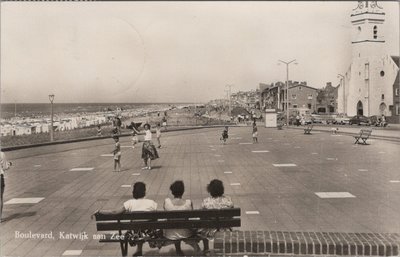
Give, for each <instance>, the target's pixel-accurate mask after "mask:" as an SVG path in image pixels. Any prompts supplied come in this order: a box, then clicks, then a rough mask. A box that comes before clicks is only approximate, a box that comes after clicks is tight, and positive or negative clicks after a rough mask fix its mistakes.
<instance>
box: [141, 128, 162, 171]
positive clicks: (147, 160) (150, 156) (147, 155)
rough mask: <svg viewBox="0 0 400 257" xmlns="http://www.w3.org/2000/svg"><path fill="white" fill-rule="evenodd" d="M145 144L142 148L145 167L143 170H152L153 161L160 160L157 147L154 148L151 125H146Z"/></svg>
mask: <svg viewBox="0 0 400 257" xmlns="http://www.w3.org/2000/svg"><path fill="white" fill-rule="evenodd" d="M144 132H145V135H144V142H143V146H142V159H143V160H144V165H145V166H144V167H143V168H142V170H151V161H152V160H155V159H157V158H159V156H158V152H157V150H156V147H155V146H154V144H153V142H152V141H151V139H152V134H151V130H150V124H148V123H146V124H144Z"/></svg>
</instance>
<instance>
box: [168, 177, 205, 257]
mask: <svg viewBox="0 0 400 257" xmlns="http://www.w3.org/2000/svg"><path fill="white" fill-rule="evenodd" d="M169 189H170V190H171V193H172V195H173V196H174V198H173V199H170V198H166V199H165V201H164V210H166V211H175V210H181V211H184V210H193V203H192V201H191V200H189V199H187V200H183V199H182V196H183V193H184V192H185V185H184V183H183V181H182V180H177V181H175V182H174V183H172V184H171V186H170V187H169ZM194 233H195V231H193V230H190V229H164V231H163V234H164V237H165V238H168V239H169V240H177V241H176V242H175V250H176V254H177V255H179V256H184V254H183V252H182V249H181V242H180V240H181V239H184V238H189V237H191V236H192V235H193V234H194ZM183 241H184V242H185V243H186V244H188V245H190V246H192V247H193V249H194V250H195V251H196V252H199V251H200V247H199V245H198V244H197V242H195V241H192V240H188V241H185V240H183Z"/></svg>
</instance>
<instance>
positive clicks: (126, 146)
mask: <svg viewBox="0 0 400 257" xmlns="http://www.w3.org/2000/svg"><path fill="white" fill-rule="evenodd" d="M121 148H132V146H131V145H121Z"/></svg>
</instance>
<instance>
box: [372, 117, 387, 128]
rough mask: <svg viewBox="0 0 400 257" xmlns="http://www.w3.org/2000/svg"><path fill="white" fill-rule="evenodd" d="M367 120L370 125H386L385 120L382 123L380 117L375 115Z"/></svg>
mask: <svg viewBox="0 0 400 257" xmlns="http://www.w3.org/2000/svg"><path fill="white" fill-rule="evenodd" d="M369 120H370V122H371V125H372V126H376V127H386V126H387V125H388V122H387V121H384V122H383V124H382V121H381V117H380V116H377V115H373V116H371V117H369Z"/></svg>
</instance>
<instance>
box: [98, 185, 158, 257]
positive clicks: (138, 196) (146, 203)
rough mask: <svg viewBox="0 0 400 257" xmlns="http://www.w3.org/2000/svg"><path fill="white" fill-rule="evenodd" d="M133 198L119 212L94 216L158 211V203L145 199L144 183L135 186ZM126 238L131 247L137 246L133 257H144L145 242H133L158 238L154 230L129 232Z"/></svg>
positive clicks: (106, 212)
mask: <svg viewBox="0 0 400 257" xmlns="http://www.w3.org/2000/svg"><path fill="white" fill-rule="evenodd" d="M132 196H133V199H130V200H128V201H126V202H124V204H123V206H122V208H121V209H119V210H115V211H105V210H104V211H100V210H97V211H96V212H95V213H94V214H93V215H96V214H105V215H109V214H116V215H118V214H123V213H130V212H135V211H155V210H157V203H156V202H155V201H153V200H150V199H145V196H146V184H145V183H143V182H136V183H135V184H134V185H133V190H132ZM125 236H126V237H127V240H128V242H129V244H130V245H131V246H134V245H137V249H136V252H135V253H134V254H133V256H142V255H143V242H140V241H139V242H135V241H133V240H134V239H140V238H144V237H151V238H156V237H157V231H153V230H145V231H134V230H133V231H128V232H127V233H126V234H125ZM149 245H150V247H152V248H154V247H156V246H155V245H153V244H149Z"/></svg>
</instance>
